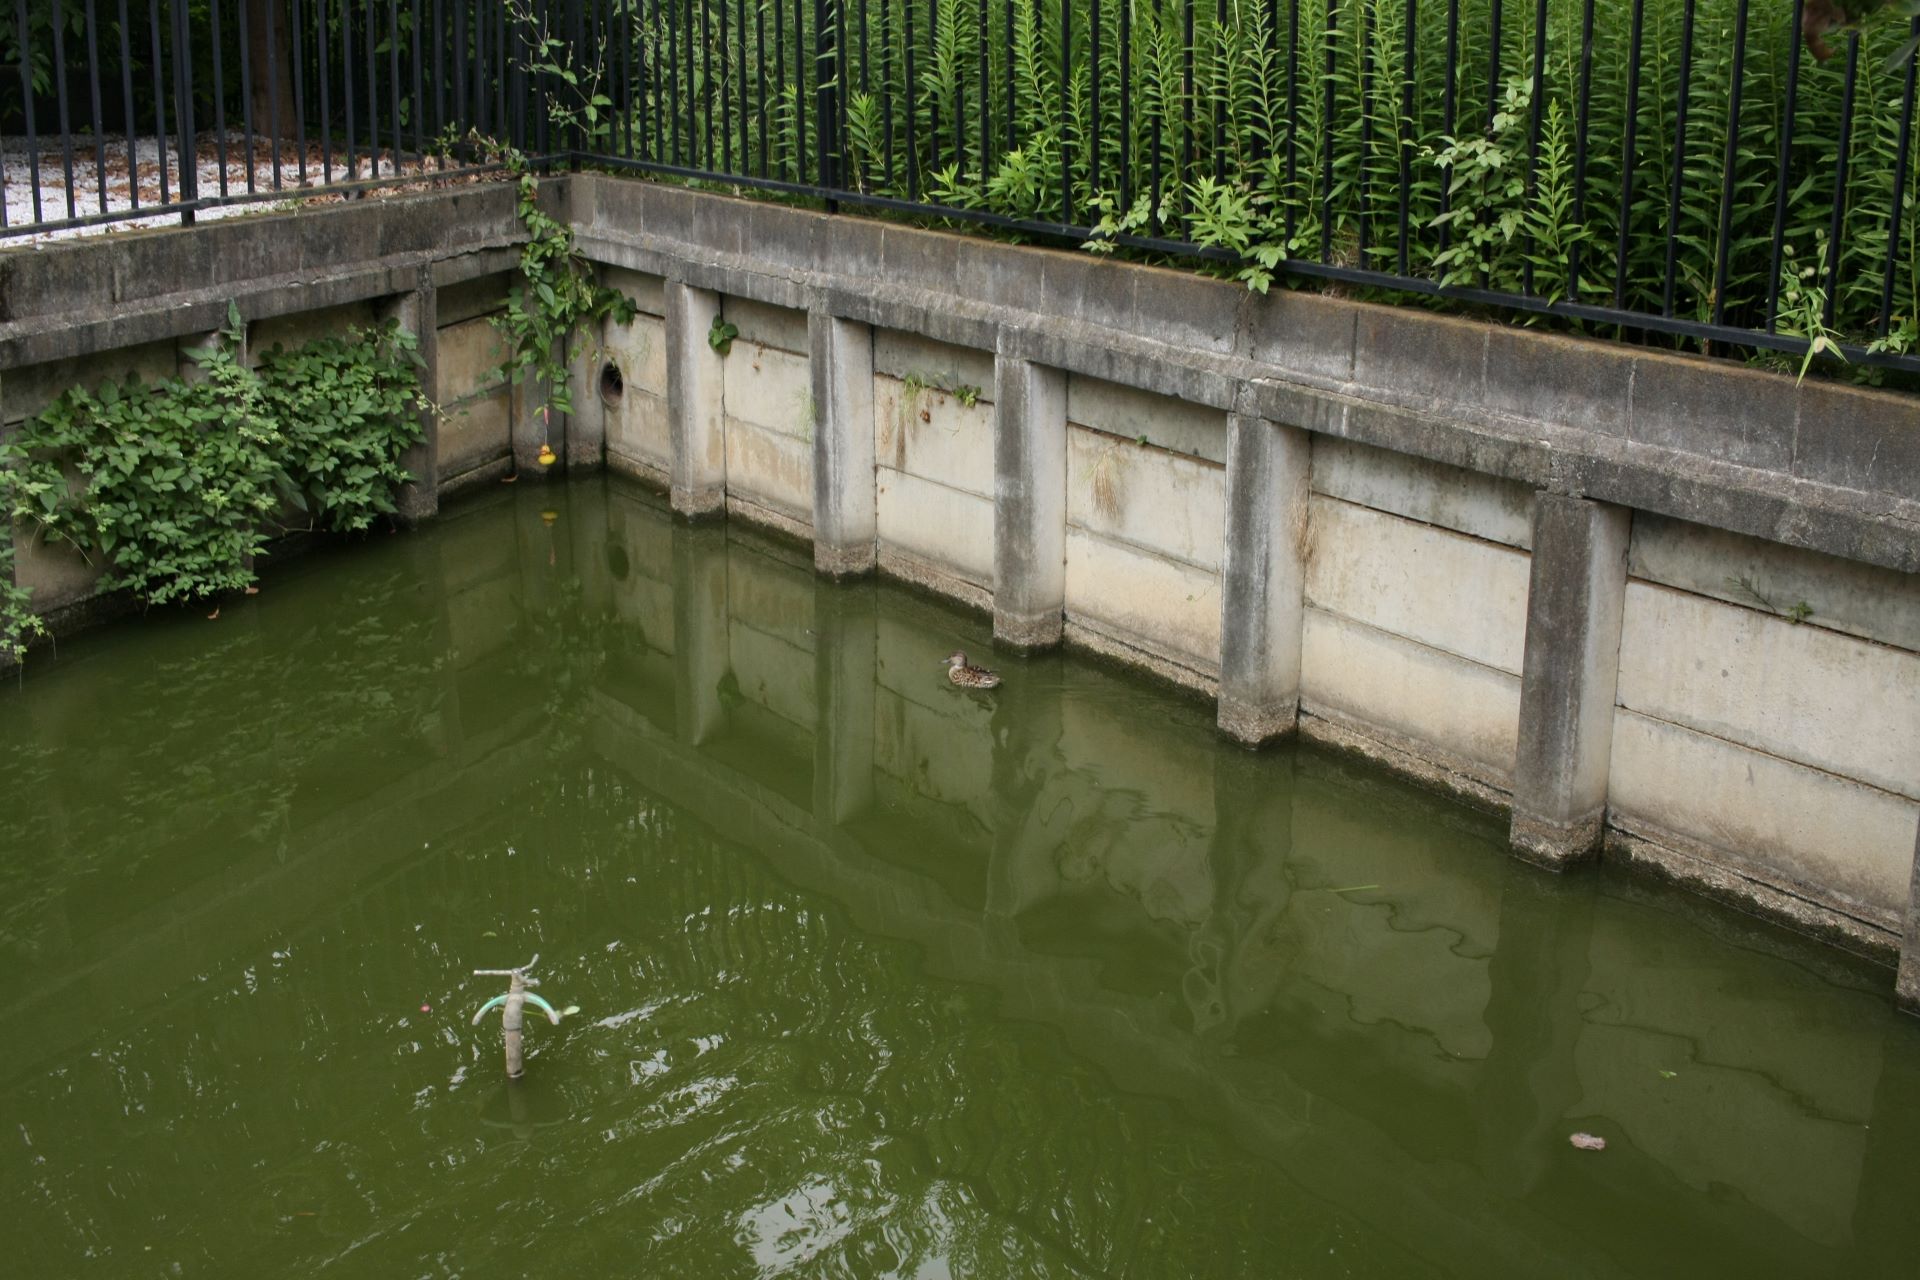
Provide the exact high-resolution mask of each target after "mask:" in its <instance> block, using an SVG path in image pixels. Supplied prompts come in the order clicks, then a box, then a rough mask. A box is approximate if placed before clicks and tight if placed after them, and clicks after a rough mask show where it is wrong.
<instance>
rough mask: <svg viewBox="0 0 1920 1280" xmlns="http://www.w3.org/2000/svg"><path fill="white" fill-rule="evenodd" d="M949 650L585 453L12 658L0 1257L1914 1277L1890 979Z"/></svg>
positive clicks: (1, 917)
mask: <svg viewBox="0 0 1920 1280" xmlns="http://www.w3.org/2000/svg"><path fill="white" fill-rule="evenodd" d="M956 647H958V648H965V649H967V650H968V651H969V652H970V653H971V654H972V655H973V656H974V657H975V658H976V660H985V661H989V662H991V664H992V665H996V666H998V667H999V668H1000V670H1001V671H1002V673H1003V675H1004V676H1005V684H1004V686H1003V687H1002V689H1001V690H999V691H998V693H996V694H995V695H993V696H991V697H982V696H980V695H973V694H967V693H964V692H962V691H959V690H956V689H953V688H950V687H949V686H948V685H947V684H946V683H945V681H944V679H943V676H944V672H943V670H942V668H941V665H940V660H941V658H942V657H943V656H944V655H946V654H947V653H949V652H950V651H952V650H953V649H955V648H956ZM989 654H991V646H990V643H989V636H988V627H987V624H986V623H985V621H984V620H983V619H981V618H979V617H977V616H974V615H969V614H965V613H962V612H959V611H957V610H955V609H952V608H949V607H947V606H945V605H943V604H940V603H937V602H933V601H930V600H928V599H926V598H924V597H920V596H916V595H913V594H910V593H907V592H904V591H902V590H899V589H896V588H893V587H890V586H886V585H878V586H876V585H874V584H871V583H869V584H864V585H853V586H836V585H829V584H825V583H822V582H819V581H817V580H816V579H815V578H814V576H813V573H812V570H811V567H810V562H809V558H808V556H807V554H806V553H805V552H804V550H801V549H796V548H793V547H790V546H787V545H785V544H782V543H779V542H775V541H770V540H767V539H765V538H761V537H758V536H755V535H752V534H749V533H745V532H742V531H739V530H737V529H735V530H733V531H728V530H726V529H714V528H690V527H687V526H685V525H679V524H676V523H675V522H674V521H673V520H672V519H671V518H670V517H669V516H668V514H667V513H666V512H665V510H664V509H663V507H662V505H661V504H660V503H659V502H658V500H656V499H655V498H653V497H652V496H651V495H648V494H646V493H644V492H642V491H640V490H638V489H634V488H632V487H629V486H627V485H624V484H622V483H620V482H618V481H614V480H605V481H602V480H599V479H595V480H591V481H580V482H575V483H572V484H568V485H565V486H550V487H547V488H542V489H535V488H533V487H532V486H531V485H520V486H515V487H514V488H513V489H511V490H505V489H503V490H500V491H498V492H496V493H493V494H490V495H488V496H487V497H485V498H483V499H481V500H479V501H476V502H473V503H469V504H467V505H465V506H460V507H456V508H454V509H453V510H452V511H450V512H449V513H448V515H447V516H446V517H445V518H444V519H443V520H442V521H441V522H440V523H438V524H437V525H435V526H433V527H431V528H429V529H426V530H423V531H421V532H418V533H413V534H403V535H384V534H382V535H377V536H375V537H373V538H372V539H370V540H369V541H367V542H365V543H363V544H360V545H357V546H353V547H349V548H342V549H340V550H337V551H329V552H325V553H320V554H315V555H312V556H309V557H307V558H305V559H303V560H301V561H298V562H296V563H293V564H291V565H288V566H286V567H285V568H283V569H282V570H281V571H279V572H278V573H276V574H274V575H273V576H271V577H269V579H268V581H267V583H266V589H265V590H264V591H263V593H262V594H261V595H260V596H258V597H256V598H254V599H252V600H250V601H246V602H243V603H235V604H229V605H228V606H226V607H225V608H224V609H223V610H222V613H221V616H220V617H219V618H218V619H216V620H213V621H207V620H206V619H205V618H204V617H203V616H202V615H201V614H199V613H189V614H179V615H168V616H164V617H162V616H155V617H151V618H148V619H146V620H144V621H142V622H138V623H130V624H126V625H121V626H117V627H112V628H108V629H106V630H102V631H98V632H95V633H92V634H90V635H87V636H85V637H82V638H80V639H78V640H75V641H72V642H69V643H65V644H63V645H62V646H61V649H60V653H59V655H58V657H57V658H55V657H51V656H46V655H37V656H36V657H35V658H34V659H32V661H31V665H30V666H29V668H28V670H27V673H26V675H25V678H24V680H22V681H20V682H19V683H18V684H15V683H12V682H9V683H8V684H7V686H6V687H5V688H4V689H0V890H3V896H0V960H3V961H4V963H5V966H6V972H7V977H8V982H7V987H6V994H5V995H4V997H0V1004H4V1007H5V1025H6V1042H5V1043H6V1045H7V1048H6V1052H5V1054H4V1055H3V1056H0V1120H3V1121H4V1124H3V1125H0V1192H4V1198H5V1202H6V1204H7V1206H8V1211H7V1212H6V1213H5V1214H4V1215H0V1256H4V1257H5V1258H6V1259H7V1260H8V1262H7V1270H8V1272H9V1273H10V1274H13V1275H20V1276H33V1277H59V1276H81V1275H102V1276H234V1277H261V1276H308V1275H348V1276H382V1277H384V1276H395V1277H399V1276H407V1277H413V1276H434V1277H439V1276H448V1277H451V1276H464V1277H509V1276H513V1277H517V1276H535V1275H577V1276H602V1275H604V1276H615V1275H619V1276H628V1275H631V1276H676V1277H679V1276H687V1277H707V1276H712V1277H733V1276H787V1275H792V1276H848V1277H878V1276H911V1277H935V1276H949V1275H950V1276H985V1277H994V1276H1009V1277H1027V1276H1100V1275H1120V1276H1169V1277H1174V1276H1178V1277H1186V1276H1195V1277H1214V1276H1234V1277H1237V1276H1250V1277H1251V1276H1259V1277H1270V1276H1301V1277H1320V1276H1353V1275H1380V1276H1402V1275H1427V1274H1454V1275H1473V1276H1542V1275H1556V1276H1559V1275H1565V1276H1624V1275H1642V1276H1666V1275H1676V1274H1725V1275H1734V1274H1738V1275H1743V1276H1761V1275H1800V1276H1804V1275H1848V1276H1867V1275H1893V1274H1903V1273H1905V1269H1906V1264H1908V1263H1910V1257H1909V1256H1908V1255H1909V1252H1910V1251H1909V1248H1908V1244H1907V1240H1908V1236H1909V1232H1910V1230H1911V1218H1912V1214H1913V1206H1914V1205H1915V1204H1916V1203H1920V1023H1917V1022H1914V1021H1912V1020H1908V1019H1903V1018H1901V1017H1900V1016H1899V1015H1897V1014H1895V1013H1894V1012H1893V1011H1892V1009H1891V1006H1890V1002H1889V1000H1888V998H1887V996H1886V989H1887V988H1888V987H1889V986H1890V983H1889V981H1888V979H1887V976H1886V975H1885V974H1884V973H1881V972H1878V971H1876V970H1873V969H1871V968H1866V967H1863V966H1860V965H1857V964H1856V963H1854V962H1853V961H1851V960H1848V959H1847V958H1845V957H1843V956H1840V955H1838V954H1836V953H1834V952H1831V951H1827V950H1824V949H1822V948H1819V947H1817V946H1814V945H1812V944H1809V943H1805V942H1802V941H1801V940H1799V939H1796V938H1793V937H1791V936H1790V935H1787V934H1784V933H1781V932H1779V931H1777V930H1774V929H1771V928H1769V927H1766V926H1762V925H1758V924H1755V923H1752V922H1749V921H1747V920H1745V919H1744V918H1742V917H1740V916H1737V915H1734V914H1731V913H1729V912H1725V911H1722V910H1720V909H1718V908H1714V907H1710V906H1707V905H1704V904H1702V903H1700V902H1698V901H1697V900H1694V899H1691V898H1688V897H1685V896H1682V895H1679V894H1677V893H1676V892H1674V891H1671V890H1666V889H1662V888H1659V887H1657V886H1649V885H1645V884H1642V883H1639V882H1635V881H1632V880H1627V879H1623V878H1621V877H1619V876H1617V875H1615V874H1613V873H1611V872H1607V871H1600V870H1592V871H1588V872H1585V873H1581V874H1576V875H1573V876H1568V877H1564V878H1556V877H1552V876H1549V875H1546V874H1543V873H1540V872H1536V871H1533V870H1531V869H1529V868H1526V867H1524V866H1521V865H1518V864H1516V863H1514V862H1513V861H1511V860H1510V859H1509V858H1508V857H1507V856H1506V854H1505V852H1504V826H1503V824H1502V823H1501V822H1500V821H1499V820H1498V819H1496V818H1492V817H1489V816H1486V815H1482V814H1479V813H1476V812H1474V811H1472V810H1468V809H1464V808H1461V807H1459V806H1457V805H1454V804H1452V803H1451V802H1449V801H1447V800H1444V799H1442V798H1439V797H1436V796H1433V795H1431V794H1428V793H1425V792H1422V791H1420V790H1417V789H1415V788H1414V787H1412V786H1410V785H1407V784H1405V783H1402V782H1400V781H1398V780H1396V779H1394V778H1392V777H1390V776H1387V775H1385V774H1383V773H1381V772H1379V771H1377V770H1374V769H1372V768H1370V767H1366V766H1363V765H1360V764H1358V763H1355V762H1353V761H1350V760H1348V759H1346V758H1344V757H1340V756H1336V755H1331V754H1327V753H1324V752H1320V751H1317V750H1312V749H1285V750H1279V751H1272V752H1267V753H1262V754H1257V755H1256V754H1250V753H1247V752H1244V751H1241V750H1239V749H1237V748H1234V747H1231V746H1229V745H1226V744H1224V743H1222V742H1220V741H1218V740H1217V739H1216V738H1215V736H1214V734H1213V731H1212V729H1211V725H1210V711H1209V708H1208V707H1206V706H1205V705H1204V704H1202V703H1199V702H1197V701H1191V700H1188V699H1186V698H1183V697H1181V696H1180V695H1177V694H1174V693H1171V692H1168V691H1166V690H1164V689H1162V688H1160V687H1157V686H1155V685H1152V684H1150V683H1146V682H1144V681H1142V680H1140V679H1137V678H1135V677H1133V676H1131V675H1128V674H1124V673H1117V672H1114V671H1112V670H1110V669H1107V668H1103V667H1100V666H1096V665H1093V664H1090V663H1088V662H1086V661H1084V660H1082V659H1080V658H1078V657H1075V656H1072V655H1064V656H1063V655H1051V656H1046V657H1042V658H1036V659H1025V660H1023V659H1017V658H1013V657H1010V656H1007V655H992V656H991V657H990V658H989V657H988V655H989ZM536 952H537V953H538V954H539V957H540V961H539V965H538V967H537V968H536V970H535V976H536V977H539V978H540V979H541V980H542V985H541V987H540V988H539V991H540V994H542V995H544V996H545V997H546V998H547V999H548V1000H550V1001H552V1003H553V1004H554V1005H555V1006H556V1007H563V1008H564V1007H566V1006H568V1005H578V1006H579V1007H580V1012H579V1013H578V1014H576V1015H574V1016H572V1017H570V1018H568V1019H567V1020H566V1021H565V1022H563V1023H562V1025H561V1026H559V1027H557V1028H556V1027H552V1026H549V1025H548V1024H547V1023H546V1022H545V1020H544V1019H536V1018H530V1019H529V1023H528V1031H527V1041H528V1045H529V1048H530V1051H531V1058H530V1063H529V1070H528V1074H527V1077H526V1079H525V1080H524V1081H521V1082H519V1083H517V1084H509V1083H508V1082H507V1081H506V1080H505V1079H504V1075H503V1071H502V1068H501V1058H500V1031H499V1026H498V1019H497V1016H491V1017H490V1018H489V1020H488V1021H487V1022H486V1023H484V1024H483V1025H481V1026H479V1027H474V1026H471V1025H470V1024H469V1018H470V1016H471V1015H472V1014H473V1012H474V1011H475V1010H476V1009H478V1008H479V1007H480V1005H481V1004H482V1003H483V1002H484V1001H486V1000H487V999H488V998H489V997H491V996H493V995H496V994H499V993H500V991H502V990H504V982H503V980H501V979H498V978H475V977H473V976H471V970H473V969H477V968H501V967H505V966H509V965H513V964H519V963H522V962H524V961H526V960H527V958H528V957H529V956H531V955H533V954H534V953H536ZM1576 1132H1588V1133H1592V1134H1596V1135H1599V1136H1601V1137H1603V1138H1605V1139H1606V1142H1607V1146H1606V1149H1605V1150H1604V1151H1597V1152H1591V1151H1581V1150H1576V1149H1575V1148H1574V1147H1573V1146H1572V1145H1571V1144H1570V1143H1569V1137H1570V1135H1572V1134H1574V1133H1576Z"/></svg>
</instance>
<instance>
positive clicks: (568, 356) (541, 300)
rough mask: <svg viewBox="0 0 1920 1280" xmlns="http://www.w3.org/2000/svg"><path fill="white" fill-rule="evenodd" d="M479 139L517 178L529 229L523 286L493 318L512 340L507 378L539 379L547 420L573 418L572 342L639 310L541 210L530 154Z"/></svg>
mask: <svg viewBox="0 0 1920 1280" xmlns="http://www.w3.org/2000/svg"><path fill="white" fill-rule="evenodd" d="M480 141H481V142H482V145H483V146H484V147H486V148H488V149H490V150H491V151H492V152H493V154H494V155H495V156H497V157H498V158H499V159H500V160H501V161H502V162H503V163H505V165H506V166H507V170H508V172H509V173H511V174H512V175H513V180H514V183H515V186H516V188H517V191H518V197H519V198H518V204H517V208H518V212H519V215H520V224H521V226H522V227H524V228H525V229H526V232H527V240H526V243H525V244H523V245H522V246H521V247H520V281H519V283H518V284H516V285H514V287H513V288H511V289H509V290H508V291H507V307H506V310H505V311H503V312H501V313H500V314H499V315H498V316H496V317H495V318H494V321H493V323H494V327H495V328H497V329H498V330H499V331H500V333H501V336H503V337H504V338H505V339H506V340H507V359H506V372H507V377H508V380H509V381H510V382H513V383H516V384H517V383H520V382H522V381H524V380H526V379H527V378H529V377H532V378H536V379H538V380H539V381H540V383H541V384H542V386H543V387H544V389H545V392H546V397H547V401H546V404H545V405H544V406H542V408H541V413H542V414H543V415H546V416H548V417H550V416H551V414H553V413H554V412H559V413H572V412H573V388H572V386H571V385H570V380H569V378H568V373H567V371H568V368H569V367H570V365H571V363H572V358H573V344H574V342H575V341H576V340H577V339H578V338H579V337H580V336H581V335H582V334H583V333H593V332H597V331H598V328H599V325H600V323H601V322H602V321H604V320H606V319H607V318H608V317H611V318H612V319H613V320H614V321H615V322H616V323H619V324H627V323H629V322H631V321H632V319H633V317H634V314H635V312H636V310H637V308H636V306H635V304H634V301H633V299H631V298H629V297H627V296H626V295H625V294H623V293H621V292H620V291H619V290H618V289H612V288H608V287H607V286H605V285H603V284H601V283H600V281H599V277H598V276H597V275H596V274H595V273H594V269H593V264H592V263H590V262H588V261H587V260H586V258H585V257H584V256H582V255H581V253H580V252H579V250H578V249H577V248H575V247H574V242H573V229H572V228H571V227H569V226H568V225H567V224H566V223H564V222H562V221H560V220H559V219H558V218H555V217H554V216H553V215H551V214H549V213H548V212H547V211H546V210H544V209H542V208H541V207H540V180H539V178H538V177H537V176H536V175H535V174H534V173H533V172H532V170H530V169H529V168H528V167H527V162H526V157H525V156H523V155H521V154H520V153H519V152H517V151H514V150H513V149H512V148H508V147H500V146H498V145H497V144H494V143H492V142H490V141H488V140H484V139H483V140H480Z"/></svg>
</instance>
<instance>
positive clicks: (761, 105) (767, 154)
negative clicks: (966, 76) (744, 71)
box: [742, 0, 893, 178]
mask: <svg viewBox="0 0 1920 1280" xmlns="http://www.w3.org/2000/svg"><path fill="white" fill-rule="evenodd" d="M742 2H743V3H745V2H747V0H742ZM884 2H885V0H882V3H883V6H884ZM774 11H775V13H776V14H777V13H778V12H779V6H777V5H776V6H775V7H774ZM886 12H887V11H886V9H885V8H884V7H882V8H881V10H880V17H881V21H882V22H883V23H884V22H885V21H886ZM776 39H777V38H776ZM753 43H754V74H755V79H756V81H757V84H756V86H755V87H756V93H755V97H756V99H757V101H756V102H755V103H754V110H755V112H756V113H757V119H758V123H759V126H760V176H761V177H763V178H764V177H766V176H768V165H769V164H770V163H771V161H772V158H773V155H772V152H773V148H772V144H771V140H770V139H769V138H768V137H767V124H768V121H767V6H766V5H765V4H761V3H754V5H753ZM776 56H777V54H776ZM887 150H888V151H889V152H891V151H892V150H893V137H892V135H891V134H889V135H888V137H887ZM888 163H889V164H891V163H892V156H891V155H889V156H888Z"/></svg>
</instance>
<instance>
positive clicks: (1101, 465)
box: [1067, 420, 1226, 573]
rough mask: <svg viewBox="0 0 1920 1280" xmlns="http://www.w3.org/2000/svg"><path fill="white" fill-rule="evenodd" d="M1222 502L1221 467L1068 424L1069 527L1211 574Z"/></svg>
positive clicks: (1223, 473)
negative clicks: (1124, 543) (1129, 544)
mask: <svg viewBox="0 0 1920 1280" xmlns="http://www.w3.org/2000/svg"><path fill="white" fill-rule="evenodd" d="M1225 498H1226V469H1225V468H1224V467H1223V466H1222V465H1221V464H1220V463H1217V462H1210V461H1206V460H1204V459H1200V458H1194V457H1190V456H1188V455H1186V454H1182V453H1174V452H1170V451H1168V450H1165V449H1160V448H1157V447H1156V446H1153V445H1143V444H1139V443H1138V442H1136V441H1134V440H1132V439H1128V438H1122V437H1118V436H1111V435H1107V434H1104V433H1102V432H1099V431H1092V430H1088V429H1087V428H1085V427H1080V426H1075V425H1073V424H1072V422H1071V420H1069V423H1068V428H1067V521H1068V523H1069V524H1071V525H1074V526H1077V527H1079V528H1081V529H1084V530H1086V531H1087V532H1088V533H1093V534H1098V535H1099V536H1101V537H1103V538H1111V539H1114V540H1115V541H1120V542H1128V543H1131V544H1133V545H1134V546H1135V547H1137V548H1140V549H1141V550H1145V551H1151V552H1154V553H1156V554H1158V555H1163V556H1166V557H1167V558H1168V559H1170V560H1178V561H1180V562H1181V563H1183V564H1188V565H1192V566H1193V567H1194V568H1196V569H1200V570H1202V571H1204V572H1207V573H1217V572H1219V569H1220V558H1221V537H1222V533H1223V525H1222V519H1223V512H1224V505H1225Z"/></svg>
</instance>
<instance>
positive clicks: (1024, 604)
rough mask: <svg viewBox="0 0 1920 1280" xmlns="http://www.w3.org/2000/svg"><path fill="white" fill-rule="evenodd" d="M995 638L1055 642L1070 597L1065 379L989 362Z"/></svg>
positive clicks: (1020, 643) (1025, 365)
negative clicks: (991, 403) (990, 378)
mask: <svg viewBox="0 0 1920 1280" xmlns="http://www.w3.org/2000/svg"><path fill="white" fill-rule="evenodd" d="M993 491H994V500H993V638H994V639H995V640H996V641H998V642H1000V643H1003V644H1008V645H1012V646H1013V647H1015V648H1018V649H1040V648H1046V647H1047V646H1050V645H1056V644H1059V643H1060V636H1061V631H1062V628H1063V626H1064V620H1065V608H1066V596H1067V375H1066V374H1065V373H1063V372H1061V371H1060V370H1058V369H1049V368H1047V367H1045V366H1044V365H1038V364H1035V363H1034V362H1033V361H1031V360H1025V359H1022V358H1020V357H1017V356H1010V355H1007V354H1006V353H1005V352H1002V353H1000V354H999V355H997V356H996V357H995V358H994V362H993Z"/></svg>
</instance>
